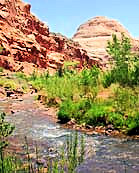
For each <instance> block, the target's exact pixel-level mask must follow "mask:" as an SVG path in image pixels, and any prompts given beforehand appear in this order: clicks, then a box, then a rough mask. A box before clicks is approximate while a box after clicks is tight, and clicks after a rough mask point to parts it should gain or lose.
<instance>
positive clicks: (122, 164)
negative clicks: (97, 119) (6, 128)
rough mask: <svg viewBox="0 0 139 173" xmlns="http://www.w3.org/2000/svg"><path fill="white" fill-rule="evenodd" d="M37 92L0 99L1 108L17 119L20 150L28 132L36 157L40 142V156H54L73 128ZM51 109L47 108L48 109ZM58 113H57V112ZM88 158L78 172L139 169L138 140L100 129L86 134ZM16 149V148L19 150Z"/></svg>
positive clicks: (16, 138) (16, 141) (14, 138)
mask: <svg viewBox="0 0 139 173" xmlns="http://www.w3.org/2000/svg"><path fill="white" fill-rule="evenodd" d="M34 96H35V94H34V93H33V94H31V93H30V94H27V95H24V96H22V99H21V98H20V99H19V98H18V99H9V98H8V99H7V101H6V100H3V101H1V102H0V110H1V111H2V110H3V111H6V110H7V111H9V112H10V111H11V110H12V111H13V113H12V114H10V115H9V116H8V117H7V120H8V121H10V122H11V123H14V125H15V127H16V129H15V132H14V134H13V136H11V137H10V141H11V142H12V148H11V149H13V150H14V151H16V152H18V153H20V152H21V151H22V150H19V148H21V149H23V148H24V136H28V141H29V146H30V151H31V154H32V157H33V153H34V150H33V148H34V146H35V143H37V144H38V146H39V152H40V155H41V158H43V159H45V156H46V155H47V154H48V153H49V155H50V156H52V157H54V156H55V155H56V154H57V151H58V150H59V148H60V147H61V146H62V145H63V142H64V141H65V140H66V136H67V135H69V134H70V133H74V130H69V129H67V128H63V125H62V126H61V125H59V124H57V122H56V119H55V116H54V119H52V118H51V115H49V114H48V112H49V111H50V109H49V110H48V108H46V107H45V106H44V105H42V104H40V103H38V101H37V102H36V101H34ZM47 111H48V112H47ZM55 115H56V114H55ZM85 145H86V158H85V161H84V163H83V164H82V165H81V166H80V167H79V168H77V172H79V173H86V172H88V173H92V171H93V173H95V172H97V173H98V172H100V173H102V172H110V171H113V172H114V171H115V172H116V173H121V171H122V172H124V171H125V170H126V171H127V172H129V173H131V172H132V173H137V172H138V171H139V167H138V165H139V163H138V161H139V158H138V156H139V153H138V151H139V141H138V140H135V139H134V140H132V139H127V138H113V137H111V136H106V135H102V134H98V133H94V134H90V135H85ZM16 149H17V150H16Z"/></svg>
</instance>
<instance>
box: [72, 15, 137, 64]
mask: <svg viewBox="0 0 139 173" xmlns="http://www.w3.org/2000/svg"><path fill="white" fill-rule="evenodd" d="M121 33H124V34H125V35H126V36H127V37H129V38H130V39H131V41H132V43H133V46H134V47H136V48H137V47H138V45H139V44H138V43H139V42H138V40H134V39H133V38H132V37H131V35H130V33H129V32H128V31H127V30H126V29H125V28H124V27H123V26H122V25H121V24H120V23H119V22H117V21H116V20H113V19H108V18H107V17H95V18H93V19H91V20H88V21H87V22H86V23H84V24H82V25H80V27H79V28H78V29H77V32H76V33H75V35H74V36H73V40H74V41H77V42H79V43H80V45H81V46H82V48H83V49H85V50H86V51H87V53H88V55H89V56H91V57H92V58H96V59H98V61H100V62H101V63H102V65H103V66H105V65H107V64H108V60H109V57H108V54H107V52H106V47H107V42H108V40H111V38H112V34H116V35H117V36H118V37H121Z"/></svg>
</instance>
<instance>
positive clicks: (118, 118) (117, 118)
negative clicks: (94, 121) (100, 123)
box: [107, 112, 125, 129]
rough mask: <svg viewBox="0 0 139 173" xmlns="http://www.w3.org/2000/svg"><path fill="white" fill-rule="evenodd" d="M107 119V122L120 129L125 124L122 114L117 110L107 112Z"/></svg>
mask: <svg viewBox="0 0 139 173" xmlns="http://www.w3.org/2000/svg"><path fill="white" fill-rule="evenodd" d="M107 121H108V123H109V124H112V125H114V127H115V128H118V129H122V128H123V126H124V125H125V119H124V117H123V115H122V114H120V113H118V112H111V113H109V114H108V118H107Z"/></svg>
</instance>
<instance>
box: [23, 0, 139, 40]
mask: <svg viewBox="0 0 139 173" xmlns="http://www.w3.org/2000/svg"><path fill="white" fill-rule="evenodd" d="M24 1H25V2H28V3H30V4H31V5H32V8H31V11H32V12H33V13H34V14H35V15H36V16H37V17H39V19H41V20H42V21H44V22H46V23H47V24H48V26H49V28H50V31H52V32H60V33H62V34H64V35H66V36H67V37H72V36H73V34H74V33H75V32H76V29H77V28H78V27H79V25H80V24H82V23H84V22H85V21H87V20H88V19H90V18H92V17H95V16H107V17H109V18H113V19H116V20H118V21H119V22H120V23H121V24H123V25H124V26H125V27H126V28H127V29H128V31H129V32H130V33H131V35H132V36H134V37H139V0H24Z"/></svg>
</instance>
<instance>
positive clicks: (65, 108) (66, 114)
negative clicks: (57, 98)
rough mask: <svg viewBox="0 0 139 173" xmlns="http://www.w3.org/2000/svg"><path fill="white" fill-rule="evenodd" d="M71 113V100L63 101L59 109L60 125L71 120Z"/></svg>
mask: <svg viewBox="0 0 139 173" xmlns="http://www.w3.org/2000/svg"><path fill="white" fill-rule="evenodd" d="M72 112H73V102H72V101H71V100H67V101H64V102H63V103H62V105H61V106H60V108H59V112H58V119H59V120H60V121H61V122H62V123H66V122H68V121H69V120H70V119H71V114H72Z"/></svg>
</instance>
